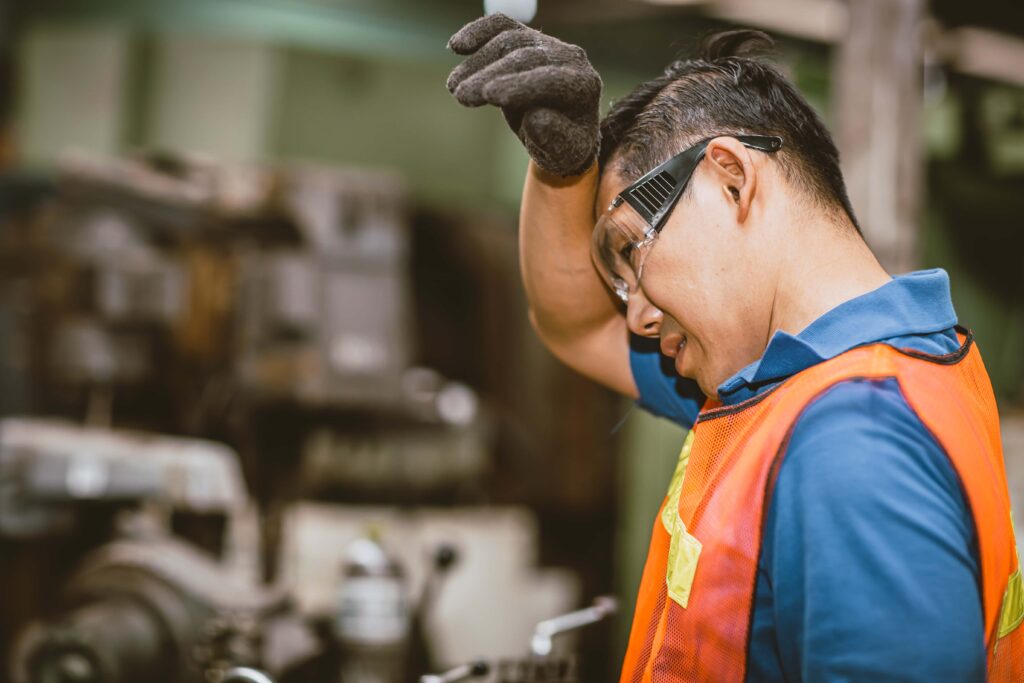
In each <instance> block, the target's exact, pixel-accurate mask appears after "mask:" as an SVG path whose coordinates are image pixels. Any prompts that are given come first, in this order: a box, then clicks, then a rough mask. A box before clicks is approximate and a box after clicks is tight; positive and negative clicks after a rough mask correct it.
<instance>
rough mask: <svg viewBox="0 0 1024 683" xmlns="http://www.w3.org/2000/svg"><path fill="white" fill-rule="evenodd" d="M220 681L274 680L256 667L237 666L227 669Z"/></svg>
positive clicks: (269, 682)
mask: <svg viewBox="0 0 1024 683" xmlns="http://www.w3.org/2000/svg"><path fill="white" fill-rule="evenodd" d="M220 683H274V680H273V679H272V678H271V677H270V676H268V675H267V674H265V673H263V672H262V671H259V670H258V669H252V668H249V667H245V666H239V667H235V668H234V669H229V670H228V671H227V673H225V674H224V678H222V679H220Z"/></svg>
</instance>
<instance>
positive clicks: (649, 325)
mask: <svg viewBox="0 0 1024 683" xmlns="http://www.w3.org/2000/svg"><path fill="white" fill-rule="evenodd" d="M662 317H663V315H662V312H661V309H659V308H658V307H657V306H655V305H654V304H652V303H651V302H650V301H648V300H647V297H646V296H644V293H643V290H642V289H641V288H639V287H637V288H636V289H634V290H633V291H632V292H630V293H629V303H628V304H627V305H626V326H627V327H629V331H630V332H632V333H633V334H636V335H639V336H641V337H657V336H658V333H659V332H660V331H661V320H662Z"/></svg>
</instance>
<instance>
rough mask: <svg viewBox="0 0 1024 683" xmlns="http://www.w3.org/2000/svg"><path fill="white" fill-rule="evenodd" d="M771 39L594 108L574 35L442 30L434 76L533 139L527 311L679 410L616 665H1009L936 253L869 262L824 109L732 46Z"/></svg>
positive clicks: (484, 22) (990, 444) (808, 676)
mask: <svg viewBox="0 0 1024 683" xmlns="http://www.w3.org/2000/svg"><path fill="white" fill-rule="evenodd" d="M767 40H768V39H767V37H766V36H764V35H763V34H760V33H758V32H754V31H732V32H726V33H721V34H718V35H716V36H713V37H711V38H710V39H708V40H707V41H706V42H705V45H704V48H703V52H702V54H700V55H699V56H698V57H697V58H694V59H690V60H683V61H677V62H674V63H672V64H670V65H669V66H668V67H667V68H666V69H665V71H664V73H663V74H662V75H660V76H658V77H657V78H655V79H653V80H650V81H648V82H646V83H643V84H641V85H639V86H637V87H636V88H635V89H634V90H633V91H632V92H631V93H630V94H629V95H627V96H626V97H624V98H622V99H621V100H619V101H617V102H615V103H614V104H613V105H612V107H611V110H610V112H609V113H608V114H607V116H606V117H605V118H604V120H603V121H601V120H600V119H599V113H598V111H599V109H598V108H599V103H600V100H601V87H602V84H601V79H600V77H599V76H598V74H597V72H596V71H595V70H594V69H593V67H592V66H591V65H590V63H589V61H588V60H587V56H586V54H585V52H584V51H583V50H582V49H581V48H579V47H576V46H574V45H568V44H566V43H563V42H561V41H559V40H557V39H555V38H552V37H550V36H546V35H544V34H542V33H540V32H538V31H535V30H533V29H530V28H527V27H525V26H523V25H522V24H519V23H518V22H516V21H514V20H512V19H510V18H508V17H505V16H502V15H491V16H488V17H485V18H482V19H479V20H477V21H475V22H473V23H470V24H468V25H467V26H466V27H464V28H463V29H462V30H461V31H459V32H458V33H457V34H455V36H453V37H452V39H451V41H450V43H449V47H450V48H451V49H452V50H453V51H455V52H456V53H458V54H459V55H464V56H465V60H464V61H463V62H462V63H461V64H460V65H459V66H457V67H456V68H455V70H454V71H453V72H452V74H451V76H450V78H449V80H448V88H449V90H450V91H451V92H452V93H453V94H454V96H455V98H456V99H457V100H458V101H459V102H460V103H462V104H464V105H467V106H481V105H485V104H490V105H494V106H497V107H500V108H501V111H502V113H503V114H504V115H505V119H506V120H507V122H508V124H509V125H510V127H511V128H512V130H513V131H514V132H515V133H516V135H518V137H519V138H520V140H522V142H523V144H524V145H525V147H526V149H527V151H528V152H529V154H530V157H531V158H532V161H531V163H530V167H529V170H528V172H527V177H526V185H525V188H524V190H523V198H522V209H521V215H520V240H521V259H522V274H523V281H524V285H525V287H526V292H527V295H528V298H529V302H530V315H531V319H532V321H533V324H534V326H535V328H536V330H537V334H538V335H539V336H540V338H541V339H542V340H543V341H544V343H545V344H546V345H547V346H548V348H549V349H550V350H551V351H552V352H553V353H554V354H555V355H556V356H557V357H558V358H560V359H561V360H562V361H563V362H565V363H566V364H567V365H569V366H571V367H573V368H575V369H576V370H578V371H579V372H581V373H583V374H584V375H586V376H588V377H591V378H593V379H594V380H596V381H598V382H600V383H602V384H604V385H606V386H608V387H611V388H612V389H615V390H617V391H619V392H621V393H623V394H626V395H628V396H631V397H633V398H635V399H636V400H637V401H638V402H639V404H640V405H641V406H642V407H644V408H646V409H647V410H649V411H651V412H652V413H655V414H657V415H661V416H664V417H666V418H668V419H671V420H674V421H675V422H677V423H679V424H680V425H682V426H684V427H686V428H687V429H689V430H690V431H689V434H688V436H687V437H686V440H685V443H684V444H683V446H682V452H681V454H680V457H679V462H678V466H677V467H676V470H675V474H674V476H673V477H672V479H671V481H670V482H666V486H667V494H666V496H665V499H664V502H663V504H662V508H661V510H660V512H659V514H658V515H657V518H656V519H655V520H654V524H653V530H652V535H651V542H650V550H649V553H648V557H647V563H646V566H645V569H644V573H643V579H642V582H641V585H640V589H639V595H638V599H637V606H636V611H635V613H634V615H633V625H632V631H631V635H630V640H629V646H628V649H627V652H626V657H625V662H624V663H623V668H622V679H621V680H622V681H623V682H625V683H631V682H636V683H639V682H642V681H652V682H655V683H657V682H662V681H664V682H669V681H672V682H676V681H714V682H717V683H726V682H729V681H744V680H749V681H840V680H841V681H868V680H870V681H896V680H899V681H929V682H932V681H981V680H985V679H986V677H987V678H988V680H992V681H1021V680H1024V628H1021V627H1020V623H1021V621H1022V619H1024V590H1022V585H1021V576H1020V572H1019V569H1018V560H1017V553H1016V549H1015V548H1016V546H1015V542H1014V533H1013V528H1012V526H1011V521H1010V503H1009V496H1008V494H1007V484H1006V475H1005V470H1004V466H1003V459H1002V450H1001V445H1000V440H999V421H998V416H997V412H996V405H995V400H994V398H993V394H992V388H991V385H990V383H989V379H988V375H987V373H986V371H985V367H984V365H983V363H982V359H981V355H980V353H979V350H978V344H977V342H976V341H975V340H974V339H973V338H972V336H971V333H970V332H969V331H968V330H967V329H965V328H962V327H959V326H958V325H957V317H956V314H955V312H954V310H953V305H952V302H951V300H950V292H949V281H948V278H947V275H946V273H945V272H943V271H942V270H927V271H921V272H915V273H910V274H907V275H900V276H896V277H892V276H890V274H888V273H887V272H886V271H885V270H884V269H883V268H882V267H881V266H880V265H879V263H878V261H877V260H876V258H875V256H874V255H873V254H872V252H871V250H870V249H869V248H868V246H867V245H866V244H865V242H864V239H863V237H862V235H861V233H860V229H859V227H858V225H857V220H856V217H855V216H854V212H853V210H852V208H851V206H850V201H849V199H848V197H847V193H846V189H845V187H844V183H843V178H842V175H841V173H840V170H839V158H838V153H837V151H836V147H835V144H834V143H833V141H832V138H831V136H830V135H829V132H828V131H827V130H826V128H825V126H824V125H823V124H822V122H821V120H820V119H819V117H818V116H817V115H816V114H815V112H814V110H813V109H812V108H811V107H810V105H809V104H808V103H807V101H806V100H805V99H804V98H803V97H802V96H801V94H800V93H799V92H798V91H797V89H796V88H795V87H794V86H793V84H792V83H791V82H790V81H789V80H788V79H787V78H786V77H785V76H783V75H782V74H781V73H780V72H779V71H778V70H777V69H776V68H774V67H773V66H771V65H770V64H768V63H766V62H765V61H763V60H761V59H758V58H755V57H753V56H751V49H752V48H757V47H759V46H760V44H762V43H765V42H766V41H767ZM631 457H643V454H642V453H633V454H631Z"/></svg>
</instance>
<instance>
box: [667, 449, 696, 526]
mask: <svg viewBox="0 0 1024 683" xmlns="http://www.w3.org/2000/svg"><path fill="white" fill-rule="evenodd" d="M691 448H693V430H692V429H691V430H690V433H689V434H687V435H686V440H685V441H683V450H681V451H680V452H679V461H678V462H677V463H676V469H675V472H673V473H672V481H671V482H670V483H669V485H668V492H667V493H666V494H665V497H666V499H667V500H666V501H665V507H663V508H662V509H661V525H662V526H663V527H665V531H666V532H668V533H670V534H671V533H672V532H673V531H675V528H676V520H675V518H676V517H677V516H678V510H679V494H680V493H681V492H682V490H683V475H685V474H686V465H687V464H688V463H689V462H690V449H691Z"/></svg>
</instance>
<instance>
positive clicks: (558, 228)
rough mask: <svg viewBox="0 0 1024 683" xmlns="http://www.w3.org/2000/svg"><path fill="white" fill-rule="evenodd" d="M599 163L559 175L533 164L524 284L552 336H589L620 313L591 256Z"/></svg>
mask: <svg viewBox="0 0 1024 683" xmlns="http://www.w3.org/2000/svg"><path fill="white" fill-rule="evenodd" d="M597 183H598V173H597V167H596V165H595V166H592V167H591V168H590V170H588V171H586V172H585V173H584V174H583V175H580V176H574V177H570V178H560V177H557V176H552V175H550V174H547V173H545V172H544V171H543V170H541V169H540V168H538V167H537V166H536V165H535V164H533V163H532V162H531V163H530V168H529V171H528V172H527V174H526V184H525V187H524V188H523V200H522V206H521V209H520V215H519V249H520V259H521V261H520V265H521V269H522V276H523V284H524V286H525V288H526V295H527V298H528V299H529V302H530V308H531V313H532V315H533V317H534V321H535V324H536V325H537V326H538V328H539V329H541V330H543V333H544V334H545V335H546V336H548V337H563V336H575V335H579V334H585V333H586V332H588V331H591V330H593V329H595V328H598V327H601V326H602V325H604V324H607V323H608V321H609V320H610V319H612V318H614V317H617V316H618V310H617V309H616V306H615V304H614V303H613V300H612V298H611V296H610V295H609V293H608V292H607V290H606V289H605V287H604V284H603V283H602V282H601V279H600V278H599V277H598V275H597V272H596V271H595V270H594V266H593V264H592V263H591V260H590V235H591V230H592V229H593V225H594V218H593V216H594V213H593V211H594V197H595V195H596V193H597Z"/></svg>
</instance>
